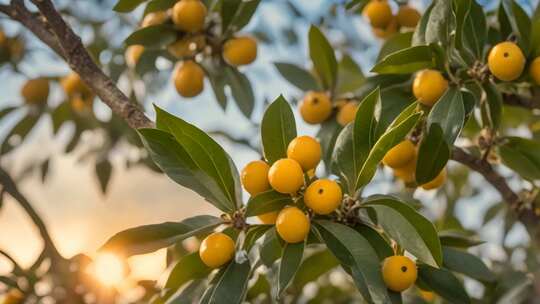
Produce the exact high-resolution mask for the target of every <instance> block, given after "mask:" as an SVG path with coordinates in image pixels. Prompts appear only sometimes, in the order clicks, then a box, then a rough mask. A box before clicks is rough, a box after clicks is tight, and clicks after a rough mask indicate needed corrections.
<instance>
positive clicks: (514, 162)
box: [499, 137, 540, 181]
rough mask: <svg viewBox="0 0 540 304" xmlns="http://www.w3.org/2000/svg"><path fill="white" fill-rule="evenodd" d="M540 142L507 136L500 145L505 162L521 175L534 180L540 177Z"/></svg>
mask: <svg viewBox="0 0 540 304" xmlns="http://www.w3.org/2000/svg"><path fill="white" fill-rule="evenodd" d="M539 149H540V142H538V141H535V140H531V139H526V138H521V137H505V140H504V144H503V145H501V146H499V154H500V156H501V158H502V161H503V163H504V164H505V165H506V166H507V167H509V168H511V169H512V170H514V171H516V172H517V173H518V174H519V175H520V176H521V177H523V178H525V179H527V180H530V181H534V180H539V179H540V155H539V153H538V151H540V150H539Z"/></svg>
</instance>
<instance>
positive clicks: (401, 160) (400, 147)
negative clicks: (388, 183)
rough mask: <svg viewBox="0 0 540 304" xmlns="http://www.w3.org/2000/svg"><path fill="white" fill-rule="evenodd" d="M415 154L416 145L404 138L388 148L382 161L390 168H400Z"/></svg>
mask: <svg viewBox="0 0 540 304" xmlns="http://www.w3.org/2000/svg"><path fill="white" fill-rule="evenodd" d="M415 156H416V146H415V145H414V144H413V143H412V141H410V140H408V139H406V140H404V141H402V142H400V143H399V144H397V145H395V146H394V147H393V148H392V149H390V150H388V152H386V155H384V158H383V160H382V162H383V164H384V165H385V166H388V167H390V168H394V169H395V168H401V167H405V166H406V165H407V164H408V163H409V162H411V161H412V160H413V159H414V157H415Z"/></svg>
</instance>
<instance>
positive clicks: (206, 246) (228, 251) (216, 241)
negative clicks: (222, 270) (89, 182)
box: [199, 232, 234, 268]
mask: <svg viewBox="0 0 540 304" xmlns="http://www.w3.org/2000/svg"><path fill="white" fill-rule="evenodd" d="M199 256H200V257H201V260H202V261H203V263H204V264H205V265H206V266H208V267H210V268H218V267H220V266H223V265H225V264H226V263H228V262H229V261H230V260H231V259H232V258H233V257H234V241H233V239H231V238H230V237H229V236H228V235H226V234H225V233H221V232H214V233H212V234H210V235H209V236H207V237H206V238H205V239H204V240H203V241H202V243H201V246H200V248H199Z"/></svg>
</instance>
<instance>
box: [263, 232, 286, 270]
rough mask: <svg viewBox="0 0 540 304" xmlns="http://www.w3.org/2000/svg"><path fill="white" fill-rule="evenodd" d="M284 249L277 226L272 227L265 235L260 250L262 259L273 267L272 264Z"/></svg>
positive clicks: (268, 265)
mask: <svg viewBox="0 0 540 304" xmlns="http://www.w3.org/2000/svg"><path fill="white" fill-rule="evenodd" d="M282 250H283V246H282V245H281V240H280V239H279V237H278V235H277V232H276V228H275V227H272V228H271V229H270V230H268V231H267V232H266V233H265V235H264V240H263V242H262V245H261V250H260V256H261V261H262V262H263V263H264V265H266V266H267V267H272V264H273V263H274V262H275V261H276V260H277V259H279V258H280V257H281V252H282Z"/></svg>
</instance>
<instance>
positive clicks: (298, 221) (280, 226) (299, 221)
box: [276, 207, 310, 243]
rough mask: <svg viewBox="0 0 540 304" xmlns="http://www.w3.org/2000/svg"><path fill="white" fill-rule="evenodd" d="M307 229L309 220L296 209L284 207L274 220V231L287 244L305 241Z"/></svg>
mask: <svg viewBox="0 0 540 304" xmlns="http://www.w3.org/2000/svg"><path fill="white" fill-rule="evenodd" d="M309 228H310V223H309V218H308V217H307V215H306V214H305V213H304V212H302V210H300V209H298V208H296V207H286V208H285V209H283V210H281V211H280V212H279V215H278V217H277V219H276V230H277V232H278V234H279V236H280V237H281V238H282V239H283V240H284V241H285V242H287V243H298V242H302V241H303V240H305V239H306V236H307V235H308V233H309Z"/></svg>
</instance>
